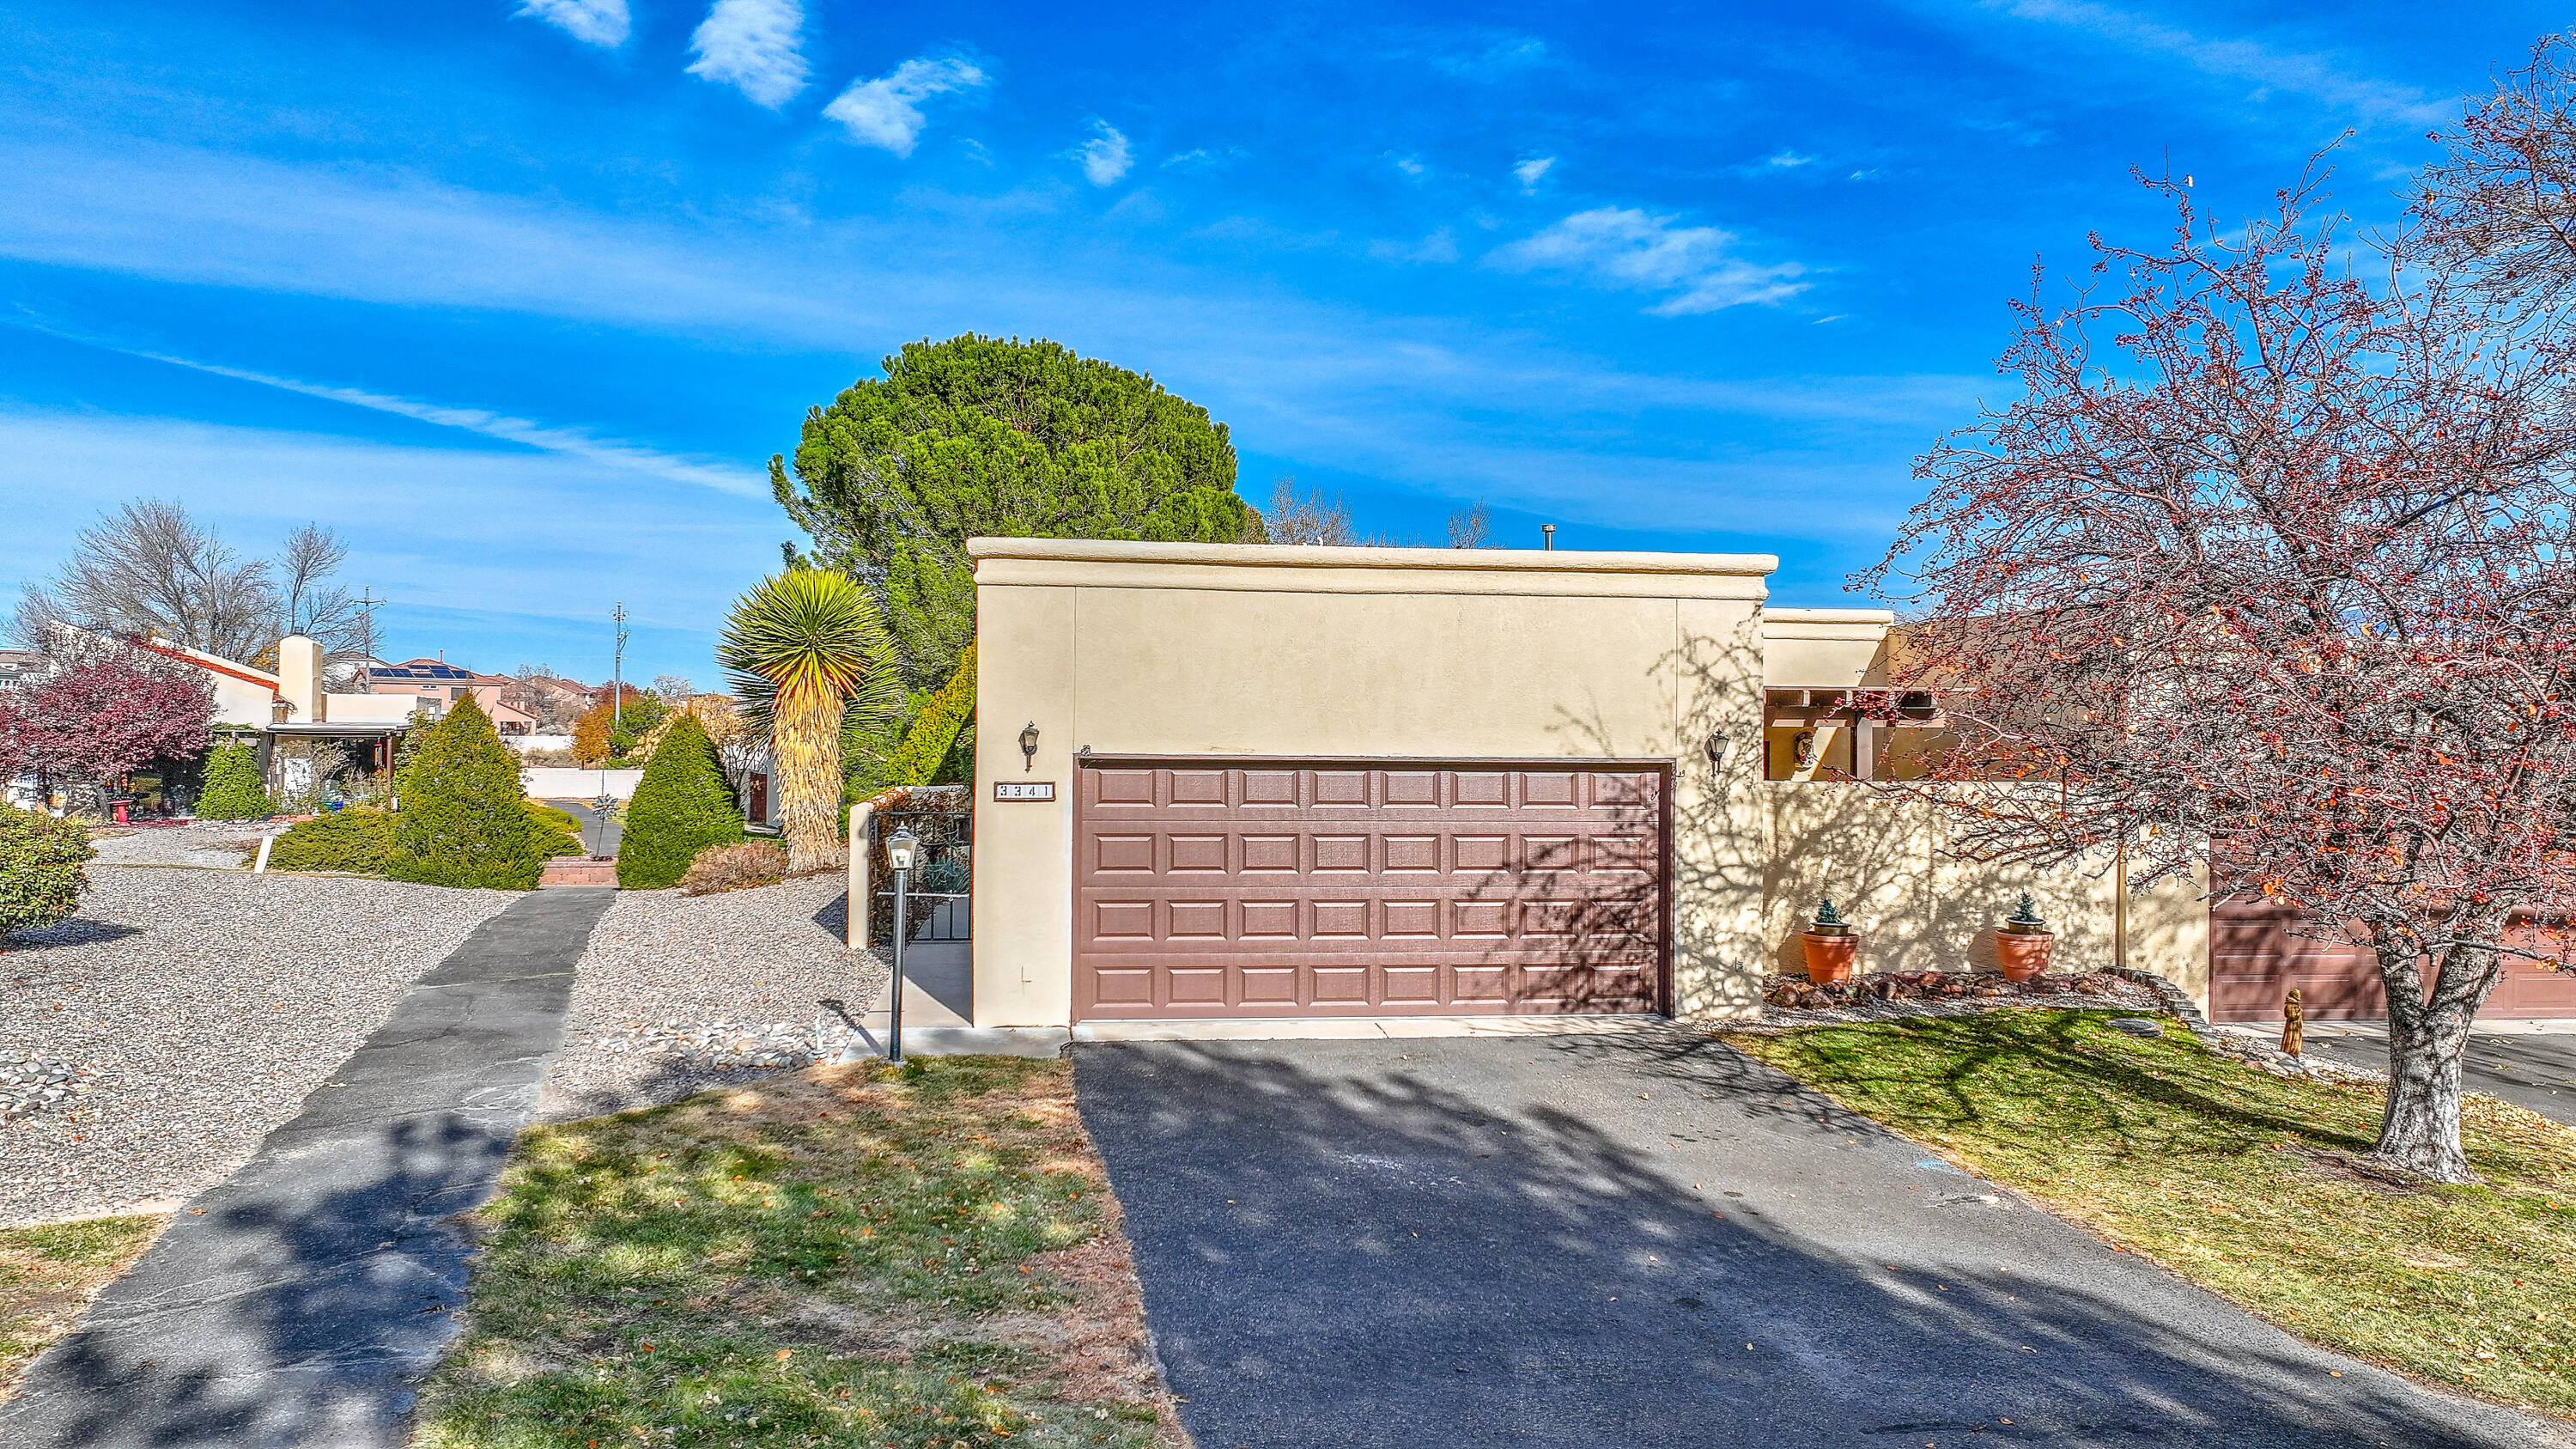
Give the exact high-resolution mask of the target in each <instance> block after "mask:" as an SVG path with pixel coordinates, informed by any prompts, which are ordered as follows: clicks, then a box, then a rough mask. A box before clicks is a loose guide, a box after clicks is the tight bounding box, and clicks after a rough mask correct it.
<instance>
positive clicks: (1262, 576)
mask: <svg viewBox="0 0 2576 1449" xmlns="http://www.w3.org/2000/svg"><path fill="white" fill-rule="evenodd" d="M968 547H969V552H970V554H971V555H972V556H973V558H974V559H975V571H976V572H975V579H976V596H977V608H976V640H977V644H978V654H977V660H978V674H977V686H976V692H977V698H978V700H979V701H980V706H981V707H980V709H979V711H978V713H979V715H980V716H981V718H982V720H983V721H984V727H983V728H982V729H980V730H979V731H978V733H977V736H976V762H975V786H974V802H975V803H974V810H975V821H974V841H975V847H974V875H975V881H974V911H973V931H972V935H973V939H974V948H973V949H974V996H973V1004H972V1020H973V1021H974V1023H975V1024H976V1025H977V1026H1042V1027H1064V1026H1069V1025H1070V1026H1081V1025H1084V1024H1087V1023H1090V1024H1098V1023H1111V1022H1130V1023H1132V1022H1139V1021H1159V1022H1171V1021H1175V1020H1179V1021H1189V1020H1201V1019H1216V1018H1236V1019H1240V1018H1261V1017H1272V1018H1300V1017H1344V1018H1361V1019H1372V1018H1393V1017H1406V1016H1441V1017H1452V1016H1474V1015H1494V1014H1554V1013H1587V1014H1589V1013H1667V1014H1671V1015H1676V1016H1685V1017H1697V1018H1718V1017H1731V1016H1747V1015H1752V1014H1754V1013H1755V1012H1757V1011H1758V1010H1759V1009H1760V993H1761V989H1762V978H1763V976H1764V974H1765V973H1766V972H1779V971H1790V972H1796V971H1798V970H1801V969H1802V966H1801V964H1800V961H1799V956H1798V952H1799V944H1798V936H1799V933H1800V931H1801V930H1802V929H1803V926H1804V923H1805V922H1806V920H1807V919H1808V918H1809V917H1810V916H1811V914H1812V913H1813V911H1814V910H1815V907H1816V903H1817V899H1818V897H1820V896H1830V897H1832V898H1833V900H1834V902H1835V903H1836V904H1837V905H1838V906H1841V907H1843V908H1844V909H1845V910H1846V911H1847V912H1848V913H1849V915H1850V916H1851V917H1852V918H1853V919H1855V920H1857V921H1858V923H1859V927H1860V935H1861V942H1862V945H1861V951H1862V961H1861V964H1862V968H1863V969H1864V970H1882V971H1883V970H1892V969H1919V968H1927V967H1941V968H1946V969H1957V968H1960V967H1965V966H1973V965H1980V964H1982V965H1986V966H1988V967H1991V965H1992V963H1993V959H1994V947H1993V943H1992V933H1993V931H1994V929H1995V928H1996V927H1997V926H1999V925H2000V924H2001V922H2002V920H2003V919H2004V917H2005V916H2006V914H2007V913H2008V912H2009V911H2010V910H2011V908H2012V906H2013V904H2014V902H2015V899H2016V898H2017V897H2018V895H2019V894H2020V892H2021V891H2023V890H2025V889H2027V890H2029V891H2031V892H2032V893H2033V895H2035V896H2036V897H2037V899H2038V902H2039V905H2040V908H2041V911H2042V913H2043V914H2044V915H2046V916H2047V918H2048V919H2049V920H2050V922H2051V923H2052V925H2053V926H2054V928H2055V930H2056V932H2057V951H2058V961H2059V963H2060V966H2061V968H2064V967H2074V968H2086V967H2101V966H2111V965H2115V964H2121V965H2129V966H2134V967H2140V968H2146V969H2152V970H2156V971H2159V972H2162V973H2164V974H2165V975H2167V976H2169V977H2172V978H2173V979H2174V980H2175V981H2177V982H2178V983H2180V984H2181V985H2182V986H2183V987H2184V988H2185V989H2186V990H2188V991H2192V992H2194V993H2197V994H2201V995H2204V996H2205V995H2206V993H2207V983H2208V962H2209V947H2208V933H2209V911H2208V907H2207V905H2206V904H2205V903H2204V902H2203V901H2202V900H2201V899H2200V897H2199V893H2198V892H2197V891H2196V890H2195V889H2193V888H2192V887H2191V886H2190V885H2189V884H2188V883H2173V884H2168V885H2165V886H2162V887H2159V888H2157V889H2155V890H2152V891H2137V892H2132V891H2130V890H2128V889H2127V888H2126V886H2125V884H2124V882H2123V880H2122V878H2121V873H2120V872H2119V871H2118V870H2117V869H2115V868H2113V862H2112V861H2110V860H2108V859H2104V860H2102V861H2099V862H2091V863H2088V864H2087V865H2086V866H2084V867H2081V868H2070V869H2061V870H2053V871H2032V870H2028V869H2026V868H2017V867H2010V866H1982V865H1974V864H1969V863H1964V862H1959V861H1954V860H1949V859H1945V858H1944V856H1943V852H1942V849H1941V843H1942V838H1943V820H1942V818H1941V817H1940V816H1939V815H1938V814H1936V813H1935V812H1934V811H1933V810H1932V809H1931V808H1930V807H1928V806H1925V805H1922V804H1920V803H1912V802H1903V801H1895V800H1890V799H1887V798H1885V797H1883V796H1880V795H1878V794H1875V793H1873V792H1872V791H1871V790H1870V789H1869V787H1868V785H1867V784H1865V783H1863V781H1862V778H1860V777H1866V776H1868V775H1870V774H1872V773H1874V772H1876V771H1877V770H1878V769H1880V768H1882V767H1893V766H1892V765H1886V764H1885V763H1884V762H1901V761H1902V760H1903V759H1904V758H1905V756H1906V755H1907V754H1908V753H1909V752H1910V751H1911V750H1912V749H1913V748H1914V742H1915V741H1916V740H1917V739H1919V738H1920V737H1921V736H1920V733H1919V731H1920V730H1922V729H1926V728H1932V727H1937V723H1938V715H1937V710H1936V709H1934V708H1932V706H1931V702H1930V701H1928V700H1922V699H1891V700H1888V701H1885V704H1886V705H1887V706H1888V708H1886V709H1884V710H1873V711H1871V713H1873V714H1883V715H1892V716H1894V717H1895V722H1894V723H1893V724H1885V725H1882V724H1879V723H1876V722H1873V721H1871V720H1870V719H1868V718H1866V717H1865V716H1864V715H1863V714H1862V713H1861V712H1860V711H1858V710H1856V709H1854V708H1853V705H1854V704H1855V703H1856V701H1855V699H1854V698H1853V695H1854V692H1856V691H1861V690H1867V689H1873V688H1881V689H1883V688H1885V686H1886V678H1887V674H1886V652H1887V647H1888V634H1889V628H1890V624H1891V622H1892V616H1890V615H1889V614H1887V613H1886V612H1884V611H1879V610H1847V609H1834V610H1824V609H1812V610H1811V609H1789V608H1773V607H1770V606H1769V603H1768V600H1767V594H1768V587H1767V578H1768V576H1769V574H1770V573H1771V572H1772V570H1773V569H1774V568H1775V567H1776V565H1777V561H1776V560H1775V559H1773V558H1771V557H1769V556H1766V555H1748V554H1623V553H1574V552H1542V551H1520V550H1486V549H1477V550H1469V549H1381V548H1327V547H1240V546H1234V547H1221V546H1214V545H1205V546H1203V545H1193V544H1147V543H1128V542H1104V541H1076V540H1045V539H977V540H974V541H972V542H971V543H970V544H969V546H968ZM1022 721H1026V722H1027V725H1026V727H1025V728H1024V727H1023V726H1022V724H1021V722H1022ZM1801 736H1805V737H1806V738H1805V739H1804V741H1803V742H1802V741H1801V739H1800V737H1801ZM1024 737H1025V738H1026V740H1027V743H1028V745H1029V746H1030V747H1031V748H1029V749H1028V750H1027V751H1025V752H1024V749H1023V738H1024ZM1802 750H1803V753H1804V759H1803V761H1802V760H1801V758H1800V754H1801V751H1802Z"/></svg>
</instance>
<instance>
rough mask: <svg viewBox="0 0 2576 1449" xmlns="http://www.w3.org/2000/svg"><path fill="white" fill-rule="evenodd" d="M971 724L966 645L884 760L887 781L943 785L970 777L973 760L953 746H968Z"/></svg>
mask: <svg viewBox="0 0 2576 1449" xmlns="http://www.w3.org/2000/svg"><path fill="white" fill-rule="evenodd" d="M974 725H975V646H974V645H972V644H969V645H967V646H966V652H965V653H963V654H960V655H959V656H958V657H957V672H956V673H954V674H951V675H950V676H948V682H947V683H946V684H943V685H941V686H940V687H939V692H938V693H936V694H933V695H932V696H930V698H929V700H928V701H926V702H925V703H924V704H923V705H922V706H921V713H919V714H917V715H915V716H914V717H913V721H912V728H911V729H909V730H906V731H905V732H904V736H903V743H902V744H900V745H897V746H896V747H895V752H894V758H893V759H891V760H889V761H887V762H886V783H887V784H889V785H944V784H948V783H950V782H952V781H956V780H960V779H965V778H968V777H970V776H972V775H973V773H974V767H973V764H972V762H971V761H961V760H960V759H959V758H958V753H959V750H958V746H959V744H960V742H961V741H965V742H968V744H969V747H970V748H971V741H972V739H973V735H972V734H971V733H970V732H971V731H972V730H973V728H974ZM961 766H962V767H963V772H962V773H961Z"/></svg>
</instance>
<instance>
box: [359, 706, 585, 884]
mask: <svg viewBox="0 0 2576 1449" xmlns="http://www.w3.org/2000/svg"><path fill="white" fill-rule="evenodd" d="M395 798H396V800H397V801H399V802H400V805H401V809H400V810H399V811H398V812H397V813H396V814H395V816H394V859H393V864H392V866H391V868H390V869H388V870H387V871H386V872H385V873H386V874H387V875H390V876H392V877H393V878H394V879H396V880H408V881H419V882H421V883H423V884H425V885H452V886H492V887H497V888H499V889H501V890H517V891H523V890H531V889H534V888H535V886H536V884H537V877H538V876H540V875H542V874H543V873H544V872H545V853H546V848H547V845H548V842H547V841H546V840H545V838H544V836H543V835H542V834H541V833H540V831H539V830H538V828H537V825H536V822H535V821H534V820H532V819H530V818H529V815H528V812H527V810H526V809H525V808H524V807H523V806H522V805H521V803H520V801H521V798H522V797H521V794H520V790H519V762H518V759H517V757H516V756H514V755H512V754H511V753H510V749H509V747H508V746H507V745H504V744H502V743H501V737H500V735H498V734H497V733H495V732H494V731H493V729H492V720H491V717H490V716H488V715H486V714H484V713H483V711H482V708H481V707H480V706H478V705H477V704H475V702H474V697H473V696H472V695H470V694H469V695H463V696H460V697H459V698H458V699H457V701H456V703H455V704H453V705H451V706H449V707H448V711H447V716H446V718H444V719H441V720H440V721H439V722H438V723H436V724H434V725H431V726H430V727H429V735H428V738H427V739H425V740H423V741H422V742H421V747H420V753H419V754H418V755H417V756H415V757H413V759H412V762H411V765H410V767H409V768H408V769H406V770H404V771H403V774H402V778H401V780H400V781H399V783H398V785H397V789H396V794H395Z"/></svg>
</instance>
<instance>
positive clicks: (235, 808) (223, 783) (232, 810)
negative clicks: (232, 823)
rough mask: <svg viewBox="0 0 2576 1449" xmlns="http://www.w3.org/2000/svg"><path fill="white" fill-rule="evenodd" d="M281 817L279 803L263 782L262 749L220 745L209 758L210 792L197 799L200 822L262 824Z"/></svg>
mask: <svg viewBox="0 0 2576 1449" xmlns="http://www.w3.org/2000/svg"><path fill="white" fill-rule="evenodd" d="M276 813H277V802H276V801H274V800H271V799H270V798H268V790H267V787H266V786H265V785H263V784H262V783H261V781H260V778H259V747H258V746H256V745H249V744H239V743H236V744H229V745H217V746H215V747H214V749H212V750H210V751H208V752H207V754H206V788H205V789H204V791H202V792H201V793H200V794H199V795H198V796H197V818H198V819H200V820H259V819H263V818H265V817H267V816H271V815H274V814H276Z"/></svg>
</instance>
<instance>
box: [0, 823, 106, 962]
mask: <svg viewBox="0 0 2576 1449" xmlns="http://www.w3.org/2000/svg"><path fill="white" fill-rule="evenodd" d="M89 857H90V848H89V832H88V831H86V830H84V829H82V828H81V827H80V826H79V825H78V824H77V823H75V822H73V821H69V820H56V819H55V818H54V817H52V816H50V815H42V814H38V813H37V812H35V811H33V810H21V809H18V808H17V807H16V806H14V805H0V937H5V936H7V935H8V934H9V933H10V932H12V931H24V930H29V929H32V928H34V927H37V926H50V925H53V924H55V923H56V922H59V921H62V920H65V919H67V918H69V917H70V915H71V913H72V912H73V911H75V910H78V909H79V908H80V893H81V891H82V890H84V889H86V888H87V887H88V885H89V880H88V878H87V877H86V876H84V875H82V874H81V862H83V861H85V860H87V859H89Z"/></svg>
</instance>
